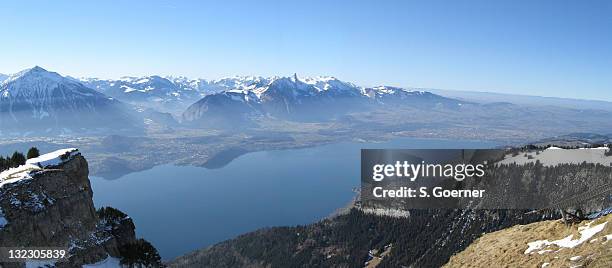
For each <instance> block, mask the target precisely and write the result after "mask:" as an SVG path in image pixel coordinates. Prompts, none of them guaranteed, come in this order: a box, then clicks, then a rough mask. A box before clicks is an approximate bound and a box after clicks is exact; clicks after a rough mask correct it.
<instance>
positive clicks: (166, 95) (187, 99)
mask: <svg viewBox="0 0 612 268" xmlns="http://www.w3.org/2000/svg"><path fill="white" fill-rule="evenodd" d="M81 81H82V82H83V84H85V85H87V86H88V87H91V88H93V89H95V90H97V91H99V92H101V93H104V94H106V95H109V96H111V97H113V98H116V99H118V100H120V101H124V102H127V103H130V104H134V105H137V106H142V107H146V108H154V109H157V110H159V111H162V112H178V111H182V110H184V109H185V107H187V106H188V105H190V104H192V103H193V102H195V101H197V100H198V99H200V98H202V97H203V96H204V95H205V94H201V93H200V91H199V90H198V89H197V88H192V87H187V86H185V85H182V84H176V83H174V82H172V81H170V80H168V79H166V78H163V77H160V76H155V75H154V76H146V77H122V78H121V79H119V80H101V79H95V78H89V79H82V80H81Z"/></svg>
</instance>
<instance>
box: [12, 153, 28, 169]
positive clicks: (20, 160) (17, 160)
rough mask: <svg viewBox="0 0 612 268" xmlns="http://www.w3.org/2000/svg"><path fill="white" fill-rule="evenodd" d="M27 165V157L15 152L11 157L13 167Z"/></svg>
mask: <svg viewBox="0 0 612 268" xmlns="http://www.w3.org/2000/svg"><path fill="white" fill-rule="evenodd" d="M25 163H26V157H25V155H23V154H22V153H20V152H17V151H15V152H14V153H13V156H11V166H13V167H17V166H19V165H24V164H25Z"/></svg>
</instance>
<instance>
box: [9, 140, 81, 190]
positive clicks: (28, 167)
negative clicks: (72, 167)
mask: <svg viewBox="0 0 612 268" xmlns="http://www.w3.org/2000/svg"><path fill="white" fill-rule="evenodd" d="M77 154H79V150H78V149H76V148H69V149H62V150H57V151H54V152H51V153H48V154H44V155H41V156H39V157H36V158H32V159H28V160H27V161H26V163H25V164H24V165H20V166H18V167H15V168H10V169H8V170H5V171H2V172H1V173H0V188H2V186H4V185H5V184H10V183H15V182H18V181H20V180H23V179H31V178H32V177H31V176H30V174H32V173H33V172H36V171H40V170H43V169H45V168H47V167H52V166H57V165H59V164H61V163H64V162H65V161H68V160H70V159H72V157H74V156H75V155H77Z"/></svg>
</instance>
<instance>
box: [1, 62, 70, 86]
mask: <svg viewBox="0 0 612 268" xmlns="http://www.w3.org/2000/svg"><path fill="white" fill-rule="evenodd" d="M22 79H46V80H52V81H54V82H60V81H61V80H62V79H64V77H62V76H61V75H59V74H58V73H55V72H49V71H47V70H45V69H44V68H42V67H40V66H38V65H36V66H34V67H32V68H29V69H25V70H23V71H21V72H18V73H16V74H13V75H10V76H9V78H8V79H6V83H10V82H13V81H17V80H22Z"/></svg>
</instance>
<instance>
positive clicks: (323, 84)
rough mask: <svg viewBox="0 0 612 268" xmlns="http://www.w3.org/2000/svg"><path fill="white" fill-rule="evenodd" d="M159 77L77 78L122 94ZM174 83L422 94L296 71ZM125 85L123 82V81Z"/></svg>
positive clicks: (189, 87) (196, 88) (194, 87)
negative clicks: (306, 75)
mask: <svg viewBox="0 0 612 268" xmlns="http://www.w3.org/2000/svg"><path fill="white" fill-rule="evenodd" d="M155 77H157V78H161V77H159V76H144V77H121V78H120V79H118V80H103V79H97V78H81V79H80V81H82V82H83V83H85V84H86V85H89V86H91V87H92V88H94V89H96V90H99V91H101V92H104V91H105V90H106V88H108V87H116V86H118V85H121V86H120V87H122V88H123V89H124V90H123V91H124V93H131V92H141V93H146V92H150V91H153V90H155V87H149V88H148V89H147V88H142V87H138V86H137V85H144V84H147V83H151V82H152V78H155ZM163 79H167V80H168V81H170V82H171V83H173V84H174V86H176V87H177V88H179V89H180V90H179V91H176V92H177V94H180V91H191V92H197V93H199V94H200V95H201V96H205V95H209V94H215V93H220V92H224V91H231V92H234V93H238V92H242V93H244V94H248V93H249V92H252V93H254V94H255V96H257V97H258V98H260V97H261V95H262V94H263V93H264V92H266V91H267V90H268V89H269V88H270V86H271V85H273V84H278V85H281V84H287V83H290V84H294V85H297V89H298V90H300V91H308V90H309V89H314V91H315V92H325V91H337V92H345V93H350V94H353V95H363V96H369V97H373V95H394V94H398V93H400V92H401V93H410V94H414V95H418V94H424V93H425V92H424V91H417V90H409V89H404V88H399V87H390V86H378V87H373V88H365V87H361V86H358V85H355V84H353V83H350V82H345V81H342V80H339V79H337V78H335V77H333V76H316V77H303V78H300V77H298V76H297V74H294V75H293V76H289V77H280V76H272V77H262V76H231V77H224V78H220V79H214V80H206V79H200V78H199V79H190V78H188V77H185V76H165V77H163ZM126 83H127V84H129V85H127V84H126Z"/></svg>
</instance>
